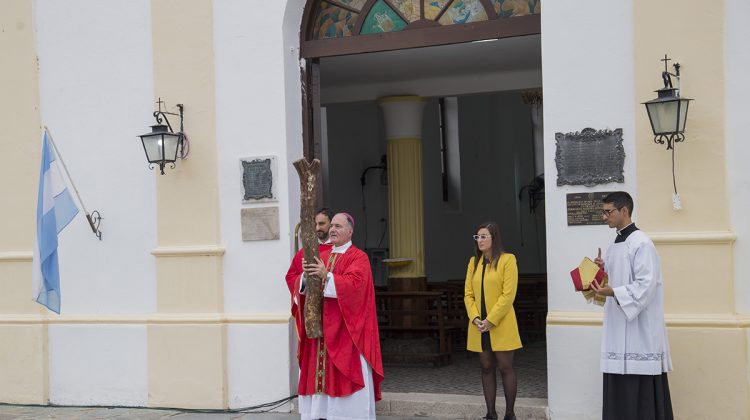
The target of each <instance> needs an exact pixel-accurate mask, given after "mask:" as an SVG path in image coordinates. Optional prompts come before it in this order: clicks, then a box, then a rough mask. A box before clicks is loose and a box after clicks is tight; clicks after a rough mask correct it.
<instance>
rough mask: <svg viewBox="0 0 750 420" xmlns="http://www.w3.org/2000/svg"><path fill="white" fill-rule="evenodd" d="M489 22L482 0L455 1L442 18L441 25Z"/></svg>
mask: <svg viewBox="0 0 750 420" xmlns="http://www.w3.org/2000/svg"><path fill="white" fill-rule="evenodd" d="M480 20H487V12H486V11H485V10H484V6H482V2H481V1H480V0H454V1H453V3H452V4H451V5H450V7H448V10H447V11H446V12H445V13H444V14H443V16H442V17H441V18H440V24H441V25H462V24H464V23H471V22H479V21H480Z"/></svg>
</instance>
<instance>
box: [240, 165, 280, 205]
mask: <svg viewBox="0 0 750 420" xmlns="http://www.w3.org/2000/svg"><path fill="white" fill-rule="evenodd" d="M240 162H242V189H243V196H242V200H243V201H244V202H246V203H247V202H256V201H259V200H262V201H269V199H275V198H276V197H274V191H273V175H274V171H273V164H274V161H273V158H270V157H267V158H256V159H241V160H240Z"/></svg>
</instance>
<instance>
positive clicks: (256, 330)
mask: <svg viewBox="0 0 750 420" xmlns="http://www.w3.org/2000/svg"><path fill="white" fill-rule="evenodd" d="M285 9H286V6H285V4H284V2H273V3H268V4H266V6H265V7H264V9H263V18H262V19H258V15H257V5H255V4H254V3H253V2H247V1H244V0H217V1H215V2H214V9H213V12H214V50H215V56H216V59H215V64H216V69H215V70H216V122H217V133H216V135H217V143H218V164H219V198H220V207H221V210H220V216H221V237H222V242H223V244H224V245H225V246H226V254H225V256H224V305H225V311H226V312H228V313H243V314H248V316H250V317H253V316H258V315H262V314H271V315H272V316H273V317H275V318H284V317H289V316H290V312H289V292H288V290H287V288H286V283H285V282H284V274H286V270H287V268H288V266H289V261H290V247H291V246H290V240H291V233H290V232H292V231H293V229H294V225H293V224H291V223H290V220H291V219H293V217H292V216H291V215H290V212H294V211H295V209H297V208H299V206H298V204H297V203H296V201H295V199H294V198H291V197H293V196H296V195H297V192H294V191H290V187H289V186H290V185H292V184H294V183H296V182H298V181H297V179H296V175H294V178H293V179H290V175H291V172H290V168H291V161H290V160H291V159H290V158H291V157H292V156H293V155H294V153H291V154H290V153H289V152H288V150H287V143H288V142H289V143H291V142H299V144H300V146H301V144H302V141H301V138H298V139H292V138H288V137H287V133H286V121H285V114H286V112H287V103H286V102H285V101H287V100H289V99H288V98H287V97H286V92H287V91H288V90H291V89H293V86H291V87H290V86H288V85H287V79H285V75H284V73H283V72H280V71H279V69H281V68H283V67H284V66H285V58H286V57H285V55H286V54H287V53H288V52H290V51H288V49H287V48H286V47H285V44H284V33H283V32H282V31H283V30H284V29H285V25H283V24H282V22H284V19H285V16H284V14H285ZM249 22H252V24H249ZM297 26H299V22H297ZM294 54H295V55H296V52H294ZM268 155H272V156H276V157H277V161H276V162H277V167H278V172H277V177H276V178H275V179H274V182H275V183H276V185H277V187H278V189H277V193H278V202H272V203H263V204H248V205H243V204H242V200H241V197H242V195H241V189H240V187H241V182H240V179H241V171H240V164H239V158H241V157H253V156H268ZM266 206H275V207H278V208H279V225H280V239H279V240H270V241H252V242H243V241H242V235H241V224H240V210H241V209H242V208H249V207H266ZM288 329H289V326H288V324H286V323H276V324H268V325H243V326H239V325H238V326H230V328H229V329H228V339H227V343H228V364H227V370H228V373H229V402H230V406H232V407H242V406H248V405H253V404H258V403H265V402H269V401H274V400H278V399H281V398H284V397H287V396H289V395H290V394H289V393H290V383H289V378H290V375H289V374H288V372H289V357H288V354H289V351H290V343H289V340H288ZM260 343H263V345H262V346H261V345H260ZM261 351H264V352H266V353H268V355H267V356H269V357H266V358H265V359H266V360H265V362H262V363H261V362H259V360H258V357H259V352H261ZM270 356H273V357H270ZM268 366H274V367H275V369H273V370H268V368H267V367H268ZM264 367H265V368H264ZM259 378H262V380H261V381H260V382H259Z"/></svg>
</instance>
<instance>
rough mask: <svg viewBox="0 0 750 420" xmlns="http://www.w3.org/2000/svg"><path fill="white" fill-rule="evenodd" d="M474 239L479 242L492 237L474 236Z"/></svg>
mask: <svg viewBox="0 0 750 420" xmlns="http://www.w3.org/2000/svg"><path fill="white" fill-rule="evenodd" d="M472 237H473V238H474V240H475V241H479V240H482V241H485V240H487V239H488V238H491V237H492V235H473V236H472Z"/></svg>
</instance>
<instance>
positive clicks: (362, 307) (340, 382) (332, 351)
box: [293, 246, 383, 401]
mask: <svg viewBox="0 0 750 420" xmlns="http://www.w3.org/2000/svg"><path fill="white" fill-rule="evenodd" d="M329 256H330V250H327V251H326V252H325V254H323V252H321V259H323V261H329ZM332 272H333V278H334V282H335V284H336V295H337V296H338V298H324V300H323V339H322V340H320V339H311V338H307V335H306V334H305V328H304V311H303V309H302V308H304V301H305V297H304V296H302V295H299V294H298V293H297V292H298V290H299V282H297V283H296V284H295V287H294V289H293V290H294V292H295V294H296V295H297V299H298V301H299V302H300V305H299V307H298V308H297V311H296V312H295V314H294V315H295V318H296V321H297V332H298V335H299V346H298V349H297V358H298V360H299V365H300V379H299V395H312V394H315V393H319V392H321V391H322V392H324V393H325V394H326V395H329V396H332V397H344V396H347V395H351V394H353V393H354V392H356V391H359V390H360V389H362V388H364V378H363V377H362V365H361V363H360V359H359V356H360V354H361V355H362V356H363V357H364V358H365V360H366V361H367V363H368V364H369V365H370V367H371V368H372V376H373V385H374V393H375V400H376V401H378V400H380V399H381V392H380V383H381V382H382V381H383V363H382V360H381V357H380V335H379V333H378V321H377V316H376V313H375V289H374V287H373V281H372V271H371V270H370V260H369V258H368V257H367V254H365V253H364V252H362V251H361V250H360V249H358V248H356V247H355V246H350V247H349V249H347V250H346V252H345V253H343V254H336V255H335V262H334V267H333V271H332Z"/></svg>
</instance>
